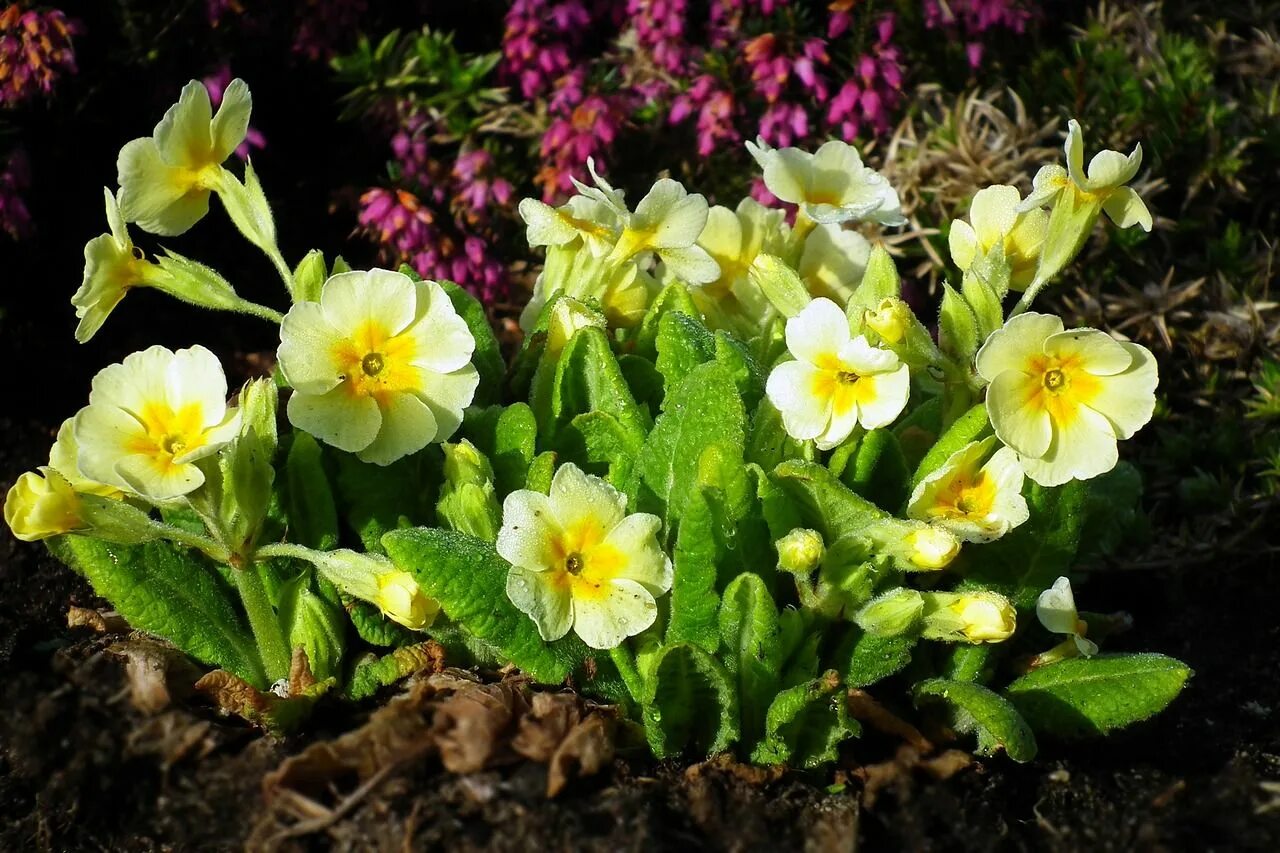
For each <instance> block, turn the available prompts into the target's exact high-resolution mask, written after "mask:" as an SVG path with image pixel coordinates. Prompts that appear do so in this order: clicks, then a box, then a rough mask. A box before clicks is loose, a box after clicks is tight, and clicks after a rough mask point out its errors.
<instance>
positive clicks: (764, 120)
mask: <svg viewBox="0 0 1280 853" xmlns="http://www.w3.org/2000/svg"><path fill="white" fill-rule="evenodd" d="M808 135H809V114H808V113H807V112H805V109H804V107H802V106H800V105H799V104H792V103H783V102H780V103H776V104H772V105H771V106H770V107H769V108H768V109H767V110H765V111H764V115H763V116H761V117H760V136H762V137H764V141H765V142H768V143H769V144H770V145H772V146H774V147H775V148H786V147H787V146H789V145H792V144H793V143H795V142H798V141H800V140H803V139H804V138H805V137H806V136H808Z"/></svg>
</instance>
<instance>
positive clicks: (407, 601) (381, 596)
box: [373, 571, 440, 631]
mask: <svg viewBox="0 0 1280 853" xmlns="http://www.w3.org/2000/svg"><path fill="white" fill-rule="evenodd" d="M376 581H377V584H378V594H377V596H376V597H375V599H374V601H373V603H374V604H375V605H377V607H378V609H379V610H381V611H382V615H383V616H386V617H387V618H388V619H390V620H391V621H393V622H397V623H399V624H401V625H403V626H404V627H406V628H409V629H411V630H414V631H422V630H425V629H426V628H428V627H430V626H431V623H432V622H434V621H435V618H436V615H437V614H438V613H439V612H440V604H439V602H437V601H436V600H435V599H434V598H430V597H428V596H427V595H426V593H424V592H423V591H422V587H420V586H418V582H417V581H416V580H414V577H413V575H411V574H409V573H408V572H398V571H397V572H384V573H383V574H380V575H378V576H377V578H376Z"/></svg>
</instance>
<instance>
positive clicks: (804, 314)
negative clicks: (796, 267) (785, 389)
mask: <svg viewBox="0 0 1280 853" xmlns="http://www.w3.org/2000/svg"><path fill="white" fill-rule="evenodd" d="M786 338H787V349H788V350H789V351H790V352H791V354H792V355H793V356H795V357H796V358H797V359H799V360H801V361H805V362H808V363H810V364H815V363H817V362H818V361H819V360H821V359H824V358H833V357H835V356H836V355H837V354H838V353H839V352H840V350H841V349H842V348H843V347H844V346H845V344H847V343H849V341H850V339H851V338H852V334H851V333H850V331H849V319H848V318H847V317H845V314H844V311H843V310H841V308H840V306H839V305H837V304H835V303H834V302H832V301H831V300H830V299H823V298H818V299H815V300H813V301H812V302H810V303H809V304H808V305H806V306H805V307H804V308H803V309H802V310H801V311H800V313H799V314H797V315H796V316H794V317H792V318H791V319H790V320H788V321H787V327H786Z"/></svg>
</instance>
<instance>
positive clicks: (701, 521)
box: [666, 489, 720, 654]
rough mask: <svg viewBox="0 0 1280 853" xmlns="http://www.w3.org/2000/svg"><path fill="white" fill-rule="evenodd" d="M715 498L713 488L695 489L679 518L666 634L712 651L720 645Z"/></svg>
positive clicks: (673, 640)
mask: <svg viewBox="0 0 1280 853" xmlns="http://www.w3.org/2000/svg"><path fill="white" fill-rule="evenodd" d="M718 500H719V498H718V496H717V495H716V494H715V493H714V492H713V491H712V490H710V489H700V490H698V491H697V492H695V493H694V494H693V496H692V497H691V498H690V500H689V503H688V505H687V506H686V508H685V513H684V516H683V518H682V519H681V521H680V528H679V531H678V533H677V534H676V545H675V548H674V549H673V551H672V555H671V556H672V563H673V564H674V569H675V571H674V582H673V583H672V586H671V621H670V623H669V624H668V625H667V636H666V642H667V643H669V644H674V643H691V644H692V645H695V646H698V647H699V648H701V649H704V650H705V651H708V652H711V653H712V654H714V653H715V651H716V648H717V647H718V646H719V645H720V628H719V624H718V622H717V615H716V614H717V611H718V610H719V608H720V596H719V595H718V594H717V592H716V565H717V562H718V558H719V556H720V555H719V553H718V551H719V549H718V548H717V547H716V540H717V538H718V536H719V532H718V531H717V530H716V523H715V522H716V519H715V516H714V515H713V512H712V508H711V502H713V501H718Z"/></svg>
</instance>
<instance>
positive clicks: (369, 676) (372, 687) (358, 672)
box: [346, 641, 440, 701]
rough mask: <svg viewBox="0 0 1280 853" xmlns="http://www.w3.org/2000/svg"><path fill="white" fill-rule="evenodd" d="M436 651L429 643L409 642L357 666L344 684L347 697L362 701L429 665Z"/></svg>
mask: <svg viewBox="0 0 1280 853" xmlns="http://www.w3.org/2000/svg"><path fill="white" fill-rule="evenodd" d="M439 648H440V647H439V646H437V645H436V644H435V643H432V642H430V641H428V642H423V643H413V644H411V645H408V646H401V647H400V648H398V649H396V650H395V651H393V652H391V653H389V654H385V655H383V656H382V657H380V658H374V659H373V660H369V661H364V662H362V663H360V664H358V665H357V666H356V668H355V672H353V673H352V674H351V681H350V682H349V683H348V684H347V691H346V692H347V697H348V698H349V699H354V700H356V701H359V700H361V699H366V698H368V697H370V696H372V695H373V694H374V693H376V692H378V690H379V689H380V688H383V687H386V686H387V685H388V684H394V683H395V682H397V681H399V680H400V679H402V678H406V677H408V676H410V675H413V674H414V673H415V672H419V671H421V670H424V669H426V668H428V667H430V666H432V665H433V664H434V663H435V662H436V658H435V655H436V654H437V653H438V651H439Z"/></svg>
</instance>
